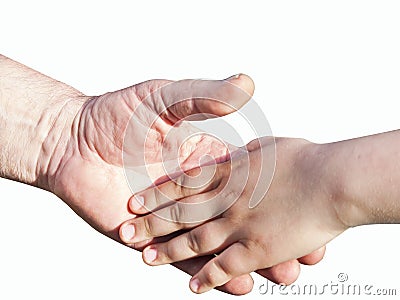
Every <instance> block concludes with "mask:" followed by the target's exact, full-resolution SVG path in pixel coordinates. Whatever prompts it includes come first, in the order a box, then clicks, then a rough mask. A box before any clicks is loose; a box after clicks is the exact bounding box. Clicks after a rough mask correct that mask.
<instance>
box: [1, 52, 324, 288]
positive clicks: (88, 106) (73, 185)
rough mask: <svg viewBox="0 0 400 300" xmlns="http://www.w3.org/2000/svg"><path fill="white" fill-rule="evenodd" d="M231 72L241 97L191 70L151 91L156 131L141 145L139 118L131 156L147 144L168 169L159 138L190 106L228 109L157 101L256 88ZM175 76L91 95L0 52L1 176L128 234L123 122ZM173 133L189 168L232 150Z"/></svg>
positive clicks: (292, 267)
mask: <svg viewBox="0 0 400 300" xmlns="http://www.w3.org/2000/svg"><path fill="white" fill-rule="evenodd" d="M227 81H229V82H230V83H231V84H232V85H234V86H237V87H240V88H241V89H242V90H245V91H246V92H247V93H248V97H245V98H243V97H242V96H240V97H237V95H236V94H235V91H234V90H231V89H225V88H224V89H222V90H221V82H223V81H217V80H216V81H211V80H209V81H206V80H204V81H199V80H185V81H180V82H178V83H176V85H174V86H173V87H174V88H173V89H169V90H167V91H168V92H166V93H164V94H163V95H162V97H157V98H151V97H150V98H148V99H149V101H150V102H149V103H150V104H154V105H149V106H148V107H146V109H145V110H144V111H143V112H144V117H147V116H156V121H157V122H156V125H155V126H154V127H151V128H150V131H151V133H152V134H150V135H149V136H150V139H148V140H147V142H146V149H145V150H143V149H142V148H139V146H140V145H142V143H143V140H141V139H140V137H142V136H143V135H144V134H145V133H144V132H143V130H144V129H143V126H137V128H134V129H135V132H136V133H137V138H136V136H135V137H134V138H133V139H132V141H131V142H132V147H133V149H132V152H131V153H130V155H132V157H131V158H132V159H133V160H135V155H137V156H138V158H139V157H143V151H146V153H151V155H147V161H148V162H150V163H151V164H152V165H153V168H152V170H151V172H152V177H154V178H157V177H163V176H165V175H166V174H165V171H164V169H163V168H162V167H161V164H160V163H161V160H162V157H161V156H160V153H159V147H161V144H162V143H163V139H164V137H165V135H166V133H167V131H168V130H169V128H170V127H171V126H172V125H173V124H174V123H175V122H179V120H180V119H181V118H184V117H186V115H190V114H194V113H212V114H214V115H216V116H221V115H224V114H227V113H230V112H231V111H229V110H227V109H226V106H215V104H213V105H210V104H211V103H208V102H207V101H202V102H198V99H195V98H194V99H189V100H188V101H187V102H185V103H182V104H179V105H178V104H177V105H175V106H172V107H170V108H169V109H168V110H167V111H166V112H164V113H162V114H160V115H158V114H159V113H160V112H159V111H157V108H158V107H160V106H161V107H164V106H165V107H167V106H168V105H169V104H170V102H171V101H173V99H174V97H176V96H177V95H178V96H179V93H180V91H181V90H186V91H187V90H188V89H189V90H190V89H192V91H193V93H196V92H197V91H203V90H206V91H207V93H208V94H207V95H209V96H210V97H211V98H212V97H214V96H215V97H217V96H218V95H220V94H221V93H223V94H225V96H227V97H228V98H230V99H232V101H233V102H234V103H231V104H234V105H235V106H236V107H238V108H239V107H240V106H242V105H243V104H245V103H246V101H248V99H249V98H250V96H251V95H252V93H253V90H254V85H253V82H252V80H251V79H250V78H249V77H248V76H246V75H241V76H233V77H231V78H230V79H227ZM169 83H171V81H168V80H151V81H146V82H143V83H140V84H137V85H134V86H132V87H129V88H126V89H123V90H120V91H116V92H113V93H106V94H104V95H101V96H96V97H89V96H86V95H84V94H82V93H81V92H79V91H77V90H75V89H74V88H72V87H70V86H68V85H66V84H64V83H61V82H59V81H57V80H54V79H52V78H49V77H47V76H45V75H43V74H41V73H39V72H37V71H34V70H32V69H30V68H28V67H26V66H24V65H22V64H19V63H17V62H15V61H13V60H11V59H9V58H7V57H5V56H2V55H0V128H1V131H0V176H1V177H3V178H8V179H11V180H15V181H19V182H22V183H25V184H29V185H33V186H36V187H38V188H42V189H45V190H47V191H49V192H51V193H54V194H55V195H57V196H58V197H60V198H61V199H62V200H63V201H64V202H65V203H66V204H67V205H68V206H69V207H71V208H72V209H73V210H74V211H75V212H76V213H77V214H78V215H79V216H81V217H82V218H83V219H84V220H85V221H86V222H87V223H89V224H90V225H91V226H92V227H93V228H95V229H96V230H98V231H99V232H100V233H102V234H104V235H106V236H108V237H110V238H112V239H114V240H116V241H117V242H120V243H122V241H121V239H120V237H119V234H118V230H119V228H120V225H121V224H122V223H123V222H124V221H126V220H129V219H131V218H133V217H135V214H133V213H132V212H131V211H130V210H129V209H128V207H127V202H128V201H129V199H130V198H131V197H132V192H131V190H130V189H129V186H128V184H127V182H126V179H125V176H124V172H123V168H122V153H121V152H122V151H121V147H122V138H123V136H124V131H125V128H126V126H127V123H128V121H129V119H130V117H131V115H132V111H133V110H134V109H135V107H137V106H138V105H139V104H140V103H141V101H143V99H144V98H146V97H147V96H148V95H149V94H151V92H152V91H154V90H157V89H158V88H160V87H161V86H165V85H167V84H169ZM187 104H190V105H187ZM133 126H135V125H133ZM147 130H148V128H147ZM191 130H194V129H193V128H192V127H190V126H189V125H182V127H181V131H182V136H183V135H184V134H187V132H191ZM146 132H147V131H146ZM174 137H175V138H176V140H175V141H176V143H172V145H173V146H171V148H170V150H171V151H172V152H173V153H176V156H178V158H179V159H180V161H181V162H182V163H181V167H182V169H183V170H188V169H191V168H193V167H196V166H198V163H199V162H198V157H199V156H201V155H203V154H204V152H205V153H206V154H210V155H211V156H212V157H214V158H216V159H218V158H222V160H223V158H224V157H225V156H226V148H225V147H222V146H221V145H220V144H218V143H216V142H215V141H214V140H212V139H210V138H208V137H205V138H203V139H201V140H196V141H193V143H196V144H195V145H191V144H190V143H191V142H190V141H189V142H188V143H187V144H186V147H184V148H178V147H177V146H176V145H178V144H179V142H181V140H180V138H181V137H180V135H179V134H178V135H176V136H174ZM135 145H137V146H138V149H135V148H134V147H135ZM174 145H175V146H174ZM181 149H182V150H181ZM196 151H197V152H200V151H201V153H197V152H196ZM138 160H140V159H138ZM157 166H159V167H157ZM164 240H165V239H164ZM156 241H157V239H155V240H154V241H153V240H151V239H150V240H147V241H146V242H145V243H137V244H136V245H135V248H136V249H138V250H141V249H143V247H144V246H146V245H148V244H151V243H153V242H156ZM323 254H324V248H321V249H320V250H317V251H314V252H312V253H311V254H308V255H306V256H304V257H302V258H300V259H298V260H297V259H295V260H289V261H286V262H283V263H281V264H278V265H276V266H273V267H268V268H262V269H260V270H259V271H258V272H259V273H260V274H262V275H263V276H265V277H267V278H269V279H271V280H273V281H275V282H278V283H279V282H286V283H290V282H293V281H294V280H296V278H297V277H298V274H299V263H304V264H314V263H317V262H318V261H320V260H321V259H322V257H323ZM213 257H214V256H212V255H210V256H203V257H201V258H194V259H191V260H188V261H185V262H179V263H176V264H174V266H176V267H177V268H179V269H181V270H183V271H185V272H187V273H189V274H191V275H193V274H195V273H197V272H198V271H199V270H200V269H201V268H202V267H203V266H204V265H206V263H207V262H209V261H210V260H211V259H212V258H213ZM252 285H253V281H252V279H251V277H250V275H249V274H245V275H243V276H239V277H236V278H234V279H232V280H230V281H229V282H227V283H226V284H224V285H223V286H221V287H220V288H219V289H220V290H222V291H225V292H228V293H231V294H237V295H240V294H245V293H248V292H249V291H250V290H251V289H252Z"/></svg>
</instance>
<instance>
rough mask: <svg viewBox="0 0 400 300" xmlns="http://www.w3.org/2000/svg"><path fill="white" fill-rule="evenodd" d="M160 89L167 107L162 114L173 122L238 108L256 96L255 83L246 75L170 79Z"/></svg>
mask: <svg viewBox="0 0 400 300" xmlns="http://www.w3.org/2000/svg"><path fill="white" fill-rule="evenodd" d="M158 92H159V96H160V98H161V101H162V103H163V106H164V111H163V112H162V113H161V116H162V117H163V118H166V119H168V120H169V121H170V122H171V123H175V122H177V121H180V120H204V119H208V118H214V117H220V116H224V115H227V114H230V113H232V112H235V111H237V110H239V109H240V108H241V107H242V106H243V105H245V104H246V103H247V102H248V101H249V100H250V99H251V97H252V96H253V93H254V82H253V80H252V79H251V78H250V77H249V76H247V75H245V74H238V75H235V76H231V77H229V78H227V79H224V80H202V79H187V80H180V81H175V82H171V83H169V84H167V85H165V86H163V87H162V88H161V89H160V90H159V91H158Z"/></svg>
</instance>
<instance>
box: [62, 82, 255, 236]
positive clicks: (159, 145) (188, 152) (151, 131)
mask: <svg viewBox="0 0 400 300" xmlns="http://www.w3.org/2000/svg"><path fill="white" fill-rule="evenodd" d="M167 83H168V82H167V81H161V80H155V81H148V82H144V83H142V84H139V85H136V86H134V87H131V88H127V89H124V90H121V91H117V92H113V93H108V94H105V95H103V96H100V97H95V98H91V99H89V100H88V101H86V102H85V103H84V105H83V106H82V109H81V110H80V111H79V112H78V114H77V116H76V118H75V120H74V122H73V125H72V130H71V132H72V133H73V134H71V136H70V137H69V139H68V146H67V151H66V153H65V154H63V157H62V161H61V163H60V167H59V169H58V170H57V173H56V176H55V191H56V193H57V194H58V195H59V196H60V197H61V198H62V199H68V201H67V203H68V205H70V207H71V208H72V209H73V210H74V211H75V212H76V213H77V214H78V215H80V216H81V217H82V218H83V219H85V220H86V221H88V223H89V224H91V225H92V226H93V227H94V228H96V229H97V230H99V231H100V232H102V233H104V234H106V235H107V236H109V237H111V238H113V239H115V240H118V241H119V237H118V232H117V230H118V227H119V225H120V224H121V223H122V222H123V221H125V220H127V219H129V218H131V217H132V214H131V213H130V212H129V211H128V208H127V202H128V200H129V198H130V197H131V196H132V189H135V190H138V189H143V188H145V187H146V184H144V183H145V181H143V178H145V179H146V178H147V180H148V179H150V181H154V180H156V179H157V178H160V177H163V176H164V175H166V174H167V173H171V172H174V171H177V163H179V167H180V168H181V169H182V170H187V169H190V168H193V167H195V166H197V165H198V164H199V158H200V157H201V156H203V155H205V154H208V155H210V156H212V157H215V158H218V157H221V156H224V155H225V154H226V148H225V146H224V145H223V144H221V143H219V142H217V141H216V140H215V139H213V138H211V137H210V136H207V135H200V136H199V135H198V136H195V137H193V138H190V139H186V137H188V136H189V135H191V134H193V133H196V132H198V130H197V129H196V128H195V127H193V126H191V125H190V124H182V125H180V126H179V127H178V128H175V127H174V126H173V121H171V116H169V115H168V113H165V112H162V111H158V110H159V107H165V106H166V104H167V103H165V102H167V101H170V100H167V99H163V98H160V99H153V98H151V97H148V95H149V94H151V92H152V91H154V90H156V89H158V88H159V87H160V86H163V85H165V84H167ZM172 96H175V95H172ZM172 96H171V95H164V97H165V98H168V97H172ZM246 100H247V99H242V102H245V101H246ZM157 101H159V102H163V103H162V104H160V103H157ZM143 102H146V103H145V105H143ZM172 113H173V112H172ZM130 120H131V121H130ZM171 130H173V134H168V133H169V132H170V131H171ZM125 132H126V136H125V139H124V135H125ZM185 139H186V141H185ZM161 149H164V151H161ZM165 149H167V150H168V151H165ZM171 158H174V159H175V160H174V161H173V163H172V164H171V160H170V159H171ZM166 160H167V161H169V163H167V166H166V168H165V164H163V161H166ZM124 166H125V167H126V168H127V169H128V172H127V175H128V177H129V174H130V175H132V174H134V176H135V178H134V179H132V180H129V182H130V186H129V185H128V184H127V180H126V177H125V171H124ZM132 170H133V171H132ZM130 171H132V172H133V173H132V172H131V173H130ZM140 173H141V174H140ZM141 176H142V177H141ZM128 179H129V178H128ZM148 182H149V181H147V183H148ZM147 186H148V184H147Z"/></svg>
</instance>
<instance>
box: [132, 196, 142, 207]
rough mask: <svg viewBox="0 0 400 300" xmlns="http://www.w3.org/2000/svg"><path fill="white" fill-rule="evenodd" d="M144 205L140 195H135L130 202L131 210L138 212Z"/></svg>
mask: <svg viewBox="0 0 400 300" xmlns="http://www.w3.org/2000/svg"><path fill="white" fill-rule="evenodd" d="M143 205H144V197H143V196H140V195H135V197H133V198H132V200H131V208H132V210H140V209H141V208H142V207H143Z"/></svg>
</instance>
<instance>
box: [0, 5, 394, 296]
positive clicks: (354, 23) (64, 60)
mask: <svg viewBox="0 0 400 300" xmlns="http://www.w3.org/2000/svg"><path fill="white" fill-rule="evenodd" d="M104 2H105V1H104ZM399 15H400V3H399V2H398V1H365V0H363V1H232V0H230V1H204V0H203V1H197V2H194V1H145V0H142V1H126V2H123V1H115V0H114V1H109V3H108V4H105V3H103V2H102V1H62V3H61V1H58V2H57V1H47V2H45V1H15V0H13V1H11V0H10V1H1V4H0V52H1V53H2V54H4V55H7V56H9V57H11V58H13V59H15V60H18V61H20V62H22V63H24V64H26V65H28V66H30V67H32V68H34V69H37V70H39V71H41V72H43V73H45V74H47V75H49V76H52V77H53V78H56V79H58V80H60V81H63V82H66V83H68V84H70V85H72V86H74V87H76V88H77V89H79V90H81V91H82V92H84V93H86V94H90V95H96V94H102V93H104V92H107V91H112V90H115V89H119V88H123V87H125V86H129V85H132V84H134V83H137V82H140V81H144V80H147V79H153V78H168V79H183V78H215V79H219V78H225V77H228V76H230V75H232V74H236V73H238V72H244V73H247V74H249V75H251V76H252V77H253V79H254V81H255V83H256V93H255V96H254V98H255V100H256V101H257V102H258V103H259V104H260V105H261V107H262V109H263V110H264V112H265V114H266V116H267V118H268V119H269V121H270V124H271V127H272V130H273V132H274V134H275V135H277V136H292V137H304V138H307V139H310V140H312V141H315V142H328V141H336V140H341V139H347V138H352V137H358V136H363V135H367V134H373V133H378V132H382V131H387V130H393V129H397V128H399V122H400V120H399V109H398V108H399V105H398V102H399V100H400V88H399V86H400V85H399V84H400V55H399V53H400V35H399V34H400V18H399ZM0 199H1V201H0V228H1V229H0V230H1V236H2V238H1V242H0V243H1V247H0V299H140V298H142V297H143V298H144V297H146V298H149V297H151V298H152V299H155V298H156V297H162V298H167V299H170V298H171V299H172V298H174V299H214V298H215V299H216V298H218V299H227V298H228V297H229V296H227V295H224V294H222V293H219V292H216V291H212V292H210V293H207V294H205V295H202V296H196V295H193V294H191V292H190V291H189V289H188V280H189V277H188V276H187V275H185V274H183V273H181V272H179V271H177V270H176V269H174V268H172V267H169V266H165V267H158V268H151V267H148V266H145V265H144V264H143V263H142V262H141V260H140V255H139V253H137V252H134V251H133V250H131V249H128V248H126V247H123V246H121V245H119V244H117V243H115V242H113V241H111V240H109V239H107V238H106V237H104V236H102V235H100V234H98V233H97V232H96V231H94V230H93V229H91V228H90V227H89V226H88V225H87V224H86V223H84V222H83V221H82V220H81V219H80V218H79V217H77V216H76V215H75V214H74V213H73V212H72V211H70V210H69V208H67V206H66V205H64V204H63V202H62V201H60V200H59V199H58V198H56V197H55V196H53V195H51V194H49V193H47V192H44V191H41V190H38V189H35V188H32V187H29V186H25V185H21V184H18V183H15V182H11V181H7V180H0ZM399 230H400V228H399V227H398V226H397V225H392V226H383V225H379V226H367V227H363V228H356V229H352V230H349V231H348V232H346V233H344V234H343V235H341V236H340V237H338V238H337V239H336V240H334V241H333V242H331V243H330V244H329V245H328V250H327V254H326V258H325V259H324V261H323V262H321V263H320V264H318V265H317V266H314V267H304V268H303V269H302V273H301V276H300V279H299V283H302V284H305V283H318V282H319V283H330V282H331V281H333V282H336V281H337V278H336V277H337V274H338V273H340V272H345V273H347V274H348V276H349V281H351V282H353V283H359V284H372V285H374V286H375V287H381V288H397V289H398V295H399V294H400V284H399V283H398V280H397V278H398V274H397V272H396V271H397V270H398V269H399V267H400V263H399V261H398V259H397V258H398V253H400V244H399V243H398V242H397V240H398V236H399V233H400V231H399ZM238 259H240V258H238ZM392 274H394V275H392ZM254 278H255V281H256V282H255V289H254V291H253V292H252V293H251V294H250V295H248V296H245V297H244V299H250V298H251V299H262V298H265V297H269V296H267V295H265V296H262V295H259V293H258V288H257V286H259V285H260V284H261V283H265V280H263V279H262V278H261V277H258V276H255V277H254ZM286 297H288V296H286ZM296 297H297V298H299V297H298V296H296ZM334 298H335V297H334ZM336 298H337V296H336ZM386 298H390V297H386ZM392 298H393V297H392Z"/></svg>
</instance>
